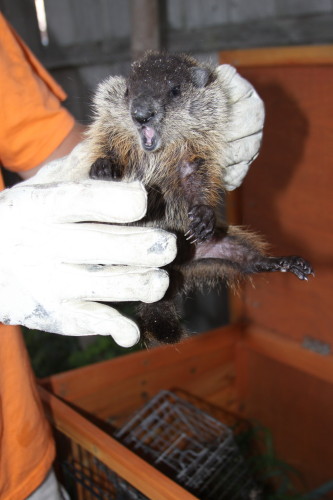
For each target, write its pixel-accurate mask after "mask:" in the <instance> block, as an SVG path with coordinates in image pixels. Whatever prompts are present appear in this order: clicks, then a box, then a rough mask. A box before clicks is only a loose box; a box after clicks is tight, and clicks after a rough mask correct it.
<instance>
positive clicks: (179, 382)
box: [42, 326, 239, 418]
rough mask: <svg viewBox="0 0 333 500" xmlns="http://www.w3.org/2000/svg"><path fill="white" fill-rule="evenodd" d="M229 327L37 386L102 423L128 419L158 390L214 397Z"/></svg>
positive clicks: (232, 330) (231, 338)
mask: <svg viewBox="0 0 333 500" xmlns="http://www.w3.org/2000/svg"><path fill="white" fill-rule="evenodd" d="M238 334H239V330H238V329H237V327H235V326H230V327H228V328H225V329H219V330H216V331H213V332H209V333H207V334H204V335H198V336H195V337H193V338H191V339H189V340H187V341H185V342H184V343H182V344H180V345H177V346H168V347H162V348H159V349H152V350H150V351H141V352H138V353H135V354H132V355H129V356H123V357H120V358H116V359H114V360H111V361H105V362H102V363H96V364H94V365H90V366H87V367H84V368H80V369H79V370H71V371H69V372H65V373H62V374H59V375H54V376H52V377H50V378H48V379H44V380H43V381H42V383H43V385H44V387H46V388H48V389H50V390H51V391H52V392H53V393H55V394H57V395H58V396H60V397H61V398H65V399H66V400H68V401H70V402H72V403H74V404H77V405H79V406H80V407H82V408H83V409H85V410H87V411H91V412H94V413H95V414H96V415H98V416H100V417H102V418H106V417H109V416H110V415H112V414H113V415H116V414H118V415H119V414H121V415H123V414H124V413H130V411H131V410H133V409H135V408H137V407H138V406H140V405H142V404H143V403H144V402H145V401H147V399H148V398H149V397H151V396H153V395H154V394H155V393H156V392H157V391H158V390H160V389H162V388H166V389H168V388H170V387H180V388H183V389H185V388H188V387H192V390H193V393H194V394H197V395H200V394H202V393H203V392H205V393H209V391H211V392H214V391H216V390H217V388H218V387H219V386H220V385H221V383H224V382H223V380H224V378H225V368H224V366H225V365H226V364H228V363H230V361H231V360H233V359H234V346H235V344H236V341H237V336H238ZM83 381H84V382H83Z"/></svg>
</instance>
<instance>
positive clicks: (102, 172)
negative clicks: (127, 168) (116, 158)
mask: <svg viewBox="0 0 333 500" xmlns="http://www.w3.org/2000/svg"><path fill="white" fill-rule="evenodd" d="M89 177H90V178H91V179H99V180H106V181H108V180H112V181H117V180H121V179H122V177H123V168H122V166H121V165H119V164H118V163H114V162H113V161H112V160H111V159H110V158H107V157H106V158H97V160H96V161H95V162H94V163H93V164H92V165H91V167H90V172H89Z"/></svg>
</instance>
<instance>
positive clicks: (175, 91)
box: [170, 85, 180, 97]
mask: <svg viewBox="0 0 333 500" xmlns="http://www.w3.org/2000/svg"><path fill="white" fill-rule="evenodd" d="M170 94H171V95H172V97H177V96H179V95H180V85H176V86H175V87H172V89H171V90H170Z"/></svg>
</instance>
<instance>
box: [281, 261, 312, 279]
mask: <svg viewBox="0 0 333 500" xmlns="http://www.w3.org/2000/svg"><path fill="white" fill-rule="evenodd" d="M272 265H273V269H272V270H274V271H280V272H282V273H285V272H290V273H293V274H295V276H297V278H299V279H300V280H306V281H307V280H308V276H309V275H312V276H314V271H313V269H312V266H311V264H310V263H309V262H307V261H306V260H304V259H302V257H298V256H297V255H290V256H288V257H276V258H273V259H272Z"/></svg>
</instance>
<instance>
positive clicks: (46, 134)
mask: <svg viewBox="0 0 333 500" xmlns="http://www.w3.org/2000/svg"><path fill="white" fill-rule="evenodd" d="M0 74H1V82H0V110H1V111H0V113H1V115H2V116H1V121H0V163H1V164H2V165H4V166H5V167H6V168H8V169H10V170H14V171H20V170H29V169H30V168H33V167H35V166H37V165H39V164H40V163H42V162H43V161H44V160H45V159H46V158H47V157H48V156H49V155H50V154H51V153H52V152H53V151H54V150H55V149H56V148H57V147H58V146H59V145H60V144H61V142H62V141H63V140H64V139H65V137H66V136H67V134H68V133H69V132H70V130H71V129H72V127H73V125H74V118H73V117H72V115H71V114H70V113H69V112H68V111H67V110H66V109H65V108H64V107H63V106H62V105H61V101H62V100H64V99H65V98H66V94H65V93H64V91H63V90H62V89H61V87H60V86H59V85H58V84H57V83H56V82H55V81H54V79H53V78H52V77H51V75H50V74H49V73H48V72H47V71H46V70H45V69H44V68H43V66H42V65H41V64H40V63H39V62H38V60H37V59H36V58H35V56H34V55H33V54H32V52H31V51H30V50H29V49H28V47H27V46H26V45H25V43H24V42H23V41H22V40H21V38H20V37H19V36H18V35H17V33H16V32H15V31H14V29H13V28H12V27H11V26H10V25H9V24H8V23H7V21H6V20H5V19H4V17H3V16H2V14H1V13H0Z"/></svg>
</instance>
